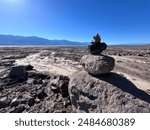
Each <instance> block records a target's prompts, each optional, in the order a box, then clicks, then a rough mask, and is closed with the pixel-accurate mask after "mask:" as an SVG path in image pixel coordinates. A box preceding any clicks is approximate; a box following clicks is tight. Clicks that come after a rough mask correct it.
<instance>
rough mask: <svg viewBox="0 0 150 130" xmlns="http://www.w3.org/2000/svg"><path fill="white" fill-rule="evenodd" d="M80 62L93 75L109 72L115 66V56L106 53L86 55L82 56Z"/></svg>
mask: <svg viewBox="0 0 150 130" xmlns="http://www.w3.org/2000/svg"><path fill="white" fill-rule="evenodd" d="M80 63H81V65H82V66H83V68H84V69H85V70H86V71H87V72H88V73H89V74H91V75H102V74H107V73H109V72H110V71H112V70H113V68H114V66H115V60H114V58H112V57H109V56H104V55H99V56H97V55H90V54H89V55H85V56H83V57H82V58H81V61H80Z"/></svg>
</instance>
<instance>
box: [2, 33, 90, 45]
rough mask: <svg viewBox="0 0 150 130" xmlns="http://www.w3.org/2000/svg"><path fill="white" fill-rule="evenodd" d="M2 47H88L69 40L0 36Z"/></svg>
mask: <svg viewBox="0 0 150 130" xmlns="http://www.w3.org/2000/svg"><path fill="white" fill-rule="evenodd" d="M0 45H81V46H82V45H88V43H87V42H73V41H68V40H49V39H46V38H41V37H35V36H30V37H25V36H14V35H0Z"/></svg>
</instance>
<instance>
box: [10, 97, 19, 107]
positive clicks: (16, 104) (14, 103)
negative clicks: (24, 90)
mask: <svg viewBox="0 0 150 130" xmlns="http://www.w3.org/2000/svg"><path fill="white" fill-rule="evenodd" d="M19 104H20V101H18V99H17V98H15V99H13V100H12V102H11V104H10V106H11V107H16V106H18V105H19Z"/></svg>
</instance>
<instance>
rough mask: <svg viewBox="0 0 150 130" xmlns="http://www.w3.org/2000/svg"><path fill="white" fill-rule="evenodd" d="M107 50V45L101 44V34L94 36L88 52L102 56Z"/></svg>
mask: <svg viewBox="0 0 150 130" xmlns="http://www.w3.org/2000/svg"><path fill="white" fill-rule="evenodd" d="M106 48H107V45H106V43H104V42H101V37H100V35H99V33H96V35H94V36H93V40H92V41H91V45H89V46H88V51H89V52H90V53H91V54H93V55H100V54H101V53H102V52H103V51H104V50H105V49H106Z"/></svg>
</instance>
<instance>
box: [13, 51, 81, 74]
mask: <svg viewBox="0 0 150 130" xmlns="http://www.w3.org/2000/svg"><path fill="white" fill-rule="evenodd" d="M46 53H47V52H46V51H41V52H40V53H36V54H32V55H29V56H27V57H26V58H23V59H18V60H16V62H15V64H16V65H28V64H31V65H33V66H34V68H35V69H36V70H37V71H40V72H43V71H45V72H50V73H54V74H58V75H64V76H69V75H71V74H72V73H73V72H75V71H76V70H80V69H82V66H81V65H80V64H79V62H75V61H72V60H68V59H66V58H63V57H62V58H58V57H55V56H54V55H55V52H52V53H51V54H50V55H47V54H49V53H47V54H46Z"/></svg>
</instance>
